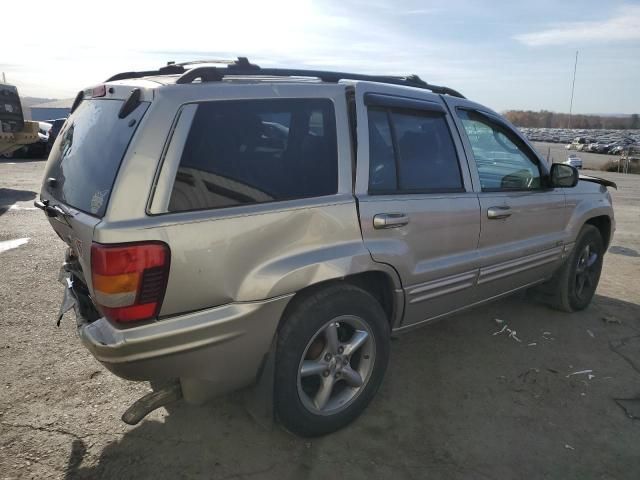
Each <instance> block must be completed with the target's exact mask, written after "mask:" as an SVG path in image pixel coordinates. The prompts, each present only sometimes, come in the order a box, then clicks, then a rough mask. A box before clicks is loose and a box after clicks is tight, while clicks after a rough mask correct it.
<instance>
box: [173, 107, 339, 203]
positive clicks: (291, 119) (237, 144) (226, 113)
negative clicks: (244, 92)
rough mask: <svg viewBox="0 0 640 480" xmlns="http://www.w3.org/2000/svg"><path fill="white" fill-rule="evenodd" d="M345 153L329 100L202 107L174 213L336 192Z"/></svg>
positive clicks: (180, 174) (190, 137)
mask: <svg viewBox="0 0 640 480" xmlns="http://www.w3.org/2000/svg"><path fill="white" fill-rule="evenodd" d="M337 191H338V148H337V141H336V121H335V113H334V107H333V103H332V102H331V101H330V100H328V99H273V100H232V101H216V102H207V103H202V104H200V105H199V106H198V110H197V111H196V114H195V117H194V119H193V123H192V125H191V130H190V132H189V135H188V137H187V141H186V144H185V147H184V151H183V152H182V157H181V159H180V166H179V168H178V172H177V174H176V179H175V183H174V187H173V191H172V194H171V199H170V201H169V211H171V212H178V211H187V210H200V209H212V208H223V207H232V206H237V205H246V204H255V203H266V202H275V201H282V200H290V199H296V198H305V197H320V196H325V195H332V194H335V193H336V192H337Z"/></svg>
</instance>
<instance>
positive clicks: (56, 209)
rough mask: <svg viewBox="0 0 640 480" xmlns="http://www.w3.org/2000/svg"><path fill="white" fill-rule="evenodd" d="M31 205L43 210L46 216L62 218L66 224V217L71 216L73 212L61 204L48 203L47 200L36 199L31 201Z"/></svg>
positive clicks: (67, 221)
mask: <svg viewBox="0 0 640 480" xmlns="http://www.w3.org/2000/svg"><path fill="white" fill-rule="evenodd" d="M33 205H34V206H36V207H37V208H39V209H40V210H43V211H44V213H45V214H46V215H47V217H55V218H62V219H63V220H64V222H65V223H66V224H67V225H69V220H68V218H71V217H73V214H72V213H71V212H70V211H69V210H68V209H67V208H66V207H64V206H62V205H50V202H49V200H36V201H34V202H33ZM69 226H71V225H69Z"/></svg>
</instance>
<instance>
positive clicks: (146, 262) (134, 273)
mask: <svg viewBox="0 0 640 480" xmlns="http://www.w3.org/2000/svg"><path fill="white" fill-rule="evenodd" d="M170 262H171V254H170V251H169V247H168V246H167V245H166V244H165V243H162V242H144V243H125V244H117V245H105V244H101V243H93V244H92V245H91V279H92V284H93V292H94V299H95V301H96V303H97V307H98V308H99V309H100V310H101V311H102V313H103V314H104V316H105V317H107V318H108V319H110V320H113V321H115V322H120V323H126V322H138V321H141V320H148V319H150V318H154V317H157V316H158V313H159V312H160V307H161V306H162V299H163V297H164V292H165V290H166V287H167V279H168V277H169V265H170Z"/></svg>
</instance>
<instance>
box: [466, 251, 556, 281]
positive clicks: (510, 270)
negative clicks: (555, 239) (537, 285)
mask: <svg viewBox="0 0 640 480" xmlns="http://www.w3.org/2000/svg"><path fill="white" fill-rule="evenodd" d="M562 251H563V247H562V246H559V247H554V248H552V249H549V250H545V251H544V252H539V253H534V254H533V255H528V256H526V257H522V258H518V259H516V260H509V261H507V262H503V263H499V264H497V265H492V266H490V267H484V268H481V269H480V275H479V277H478V285H481V284H483V283H487V282H491V281H493V280H498V279H500V278H504V277H507V276H509V275H515V274H516V273H520V272H522V271H525V270H528V269H530V268H536V267H539V266H541V265H545V264H547V263H551V262H554V261H556V260H559V259H560V258H561V257H562Z"/></svg>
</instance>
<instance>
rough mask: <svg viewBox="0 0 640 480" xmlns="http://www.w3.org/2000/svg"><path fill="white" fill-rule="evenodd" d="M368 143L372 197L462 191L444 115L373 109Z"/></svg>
mask: <svg viewBox="0 0 640 480" xmlns="http://www.w3.org/2000/svg"><path fill="white" fill-rule="evenodd" d="M389 121H391V123H389ZM369 142H370V145H369V188H370V191H371V192H372V193H376V192H377V193H385V192H386V193H390V192H393V191H398V192H409V193H410V192H427V193H428V192H451V191H460V190H463V185H462V177H461V175H460V167H459V164H458V157H457V154H456V150H455V145H454V143H453V139H452V138H451V134H450V133H449V127H448V126H447V122H446V119H445V117H444V116H443V115H441V114H438V113H431V112H422V111H408V110H402V111H399V110H388V111H387V110H383V109H378V108H375V109H374V108H372V109H370V110H369ZM394 159H397V164H396V162H395V160H394Z"/></svg>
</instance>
